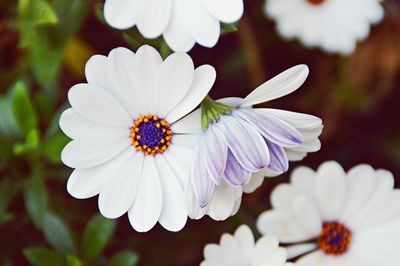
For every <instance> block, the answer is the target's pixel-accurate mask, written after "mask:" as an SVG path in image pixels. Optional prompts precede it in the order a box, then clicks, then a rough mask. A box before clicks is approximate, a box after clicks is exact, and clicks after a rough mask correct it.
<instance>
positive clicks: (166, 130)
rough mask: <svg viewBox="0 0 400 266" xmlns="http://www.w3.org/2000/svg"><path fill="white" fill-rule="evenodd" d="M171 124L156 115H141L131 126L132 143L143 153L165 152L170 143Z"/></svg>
mask: <svg viewBox="0 0 400 266" xmlns="http://www.w3.org/2000/svg"><path fill="white" fill-rule="evenodd" d="M172 136H173V134H172V131H171V126H170V125H169V124H168V123H167V121H165V120H164V119H160V118H159V117H158V116H156V115H152V114H149V115H146V116H144V115H142V116H141V117H139V118H138V119H136V120H135V121H134V124H133V127H132V128H131V139H132V145H133V146H134V147H135V148H136V150H138V151H142V152H143V153H144V154H145V155H151V156H155V155H156V154H159V153H163V152H165V151H166V150H167V149H168V147H169V146H170V145H171V140H172Z"/></svg>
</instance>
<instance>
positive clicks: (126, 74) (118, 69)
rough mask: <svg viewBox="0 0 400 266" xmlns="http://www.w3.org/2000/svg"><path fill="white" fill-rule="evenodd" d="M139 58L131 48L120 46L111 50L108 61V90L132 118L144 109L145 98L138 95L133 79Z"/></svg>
mask: <svg viewBox="0 0 400 266" xmlns="http://www.w3.org/2000/svg"><path fill="white" fill-rule="evenodd" d="M142 49H143V48H142ZM140 50H141V49H139V51H140ZM137 60H138V57H137V56H136V55H135V54H134V53H133V52H132V51H131V50H129V49H126V48H122V47H119V48H115V49H113V50H111V52H110V53H109V55H108V61H107V71H108V78H109V83H111V87H110V88H109V89H108V90H107V91H108V92H109V93H110V94H112V95H113V96H114V97H115V99H117V100H118V102H120V103H121V105H122V106H123V107H124V108H125V110H126V111H127V112H128V113H129V115H130V117H131V119H136V118H137V117H138V116H139V114H140V111H142V109H143V105H142V102H143V100H142V99H141V98H140V97H138V95H140V93H139V92H138V91H137V89H136V87H135V84H134V81H133V79H134V78H133V77H134V75H135V73H136V72H135V64H137V62H136V61H137ZM146 65H147V64H146ZM148 65H150V62H148Z"/></svg>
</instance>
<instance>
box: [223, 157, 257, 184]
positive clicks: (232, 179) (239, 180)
mask: <svg viewBox="0 0 400 266" xmlns="http://www.w3.org/2000/svg"><path fill="white" fill-rule="evenodd" d="M224 178H225V180H226V182H228V184H229V185H231V186H232V187H235V188H237V187H241V186H242V185H245V184H247V183H248V182H249V181H250V178H251V172H250V171H247V170H246V169H244V168H243V167H241V166H240V164H239V162H238V161H237V160H236V158H235V156H233V154H232V152H230V151H228V159H227V161H226V168H225V172H224Z"/></svg>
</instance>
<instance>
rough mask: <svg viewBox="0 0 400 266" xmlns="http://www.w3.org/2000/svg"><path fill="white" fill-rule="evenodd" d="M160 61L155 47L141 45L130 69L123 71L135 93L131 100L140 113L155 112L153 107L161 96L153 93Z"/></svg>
mask: <svg viewBox="0 0 400 266" xmlns="http://www.w3.org/2000/svg"><path fill="white" fill-rule="evenodd" d="M162 62H163V61H162V58H161V56H160V54H159V53H158V51H157V50H156V49H154V48H153V47H151V46H149V45H143V46H141V47H140V48H139V49H138V50H137V52H136V55H135V60H134V61H133V63H132V66H131V69H130V71H129V72H125V73H126V75H125V78H126V79H127V81H128V82H129V84H130V87H131V88H132V89H133V94H134V95H135V98H134V99H132V100H133V101H134V104H135V105H137V106H138V107H137V109H138V110H140V111H141V114H148V113H154V112H156V109H155V107H156V105H157V103H158V102H157V101H156V100H157V99H161V98H158V97H157V95H156V93H155V91H156V89H155V82H156V81H155V80H156V76H157V75H158V72H159V71H160V68H161V64H162ZM161 100H162V99H161Z"/></svg>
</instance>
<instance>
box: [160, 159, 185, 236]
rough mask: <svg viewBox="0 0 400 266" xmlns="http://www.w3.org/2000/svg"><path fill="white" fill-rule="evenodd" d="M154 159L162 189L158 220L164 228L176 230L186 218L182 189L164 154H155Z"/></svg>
mask: <svg viewBox="0 0 400 266" xmlns="http://www.w3.org/2000/svg"><path fill="white" fill-rule="evenodd" d="M155 161H156V165H157V169H158V173H159V175H160V180H161V186H162V189H163V200H162V201H163V207H162V211H161V216H160V219H159V221H160V224H161V225H162V226H163V227H164V228H165V229H167V230H169V231H173V232H177V231H180V230H181V229H182V228H183V227H184V226H185V224H186V220H187V210H186V205H185V196H184V190H183V187H182V186H181V185H180V183H179V179H178V177H177V176H176V175H175V173H174V172H173V171H172V169H171V168H170V166H169V165H168V163H167V161H166V159H165V158H164V156H157V157H156V158H155Z"/></svg>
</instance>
